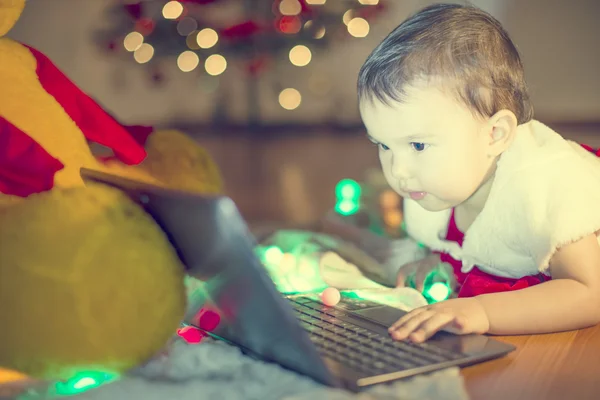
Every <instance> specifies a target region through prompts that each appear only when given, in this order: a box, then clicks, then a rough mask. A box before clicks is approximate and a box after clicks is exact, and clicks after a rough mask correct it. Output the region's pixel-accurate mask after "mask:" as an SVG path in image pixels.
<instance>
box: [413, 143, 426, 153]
mask: <svg viewBox="0 0 600 400" xmlns="http://www.w3.org/2000/svg"><path fill="white" fill-rule="evenodd" d="M410 145H411V146H412V148H413V149H414V150H415V151H423V150H425V149H426V148H427V145H426V144H425V143H419V142H410Z"/></svg>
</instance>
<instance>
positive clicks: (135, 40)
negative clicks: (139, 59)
mask: <svg viewBox="0 0 600 400" xmlns="http://www.w3.org/2000/svg"><path fill="white" fill-rule="evenodd" d="M143 43H144V36H142V34H141V33H139V32H131V33H129V34H128V35H127V36H125V39H124V40H123V46H124V47H125V50H127V51H131V52H133V51H136V50H137V49H139V48H140V46H141V45H142V44H143Z"/></svg>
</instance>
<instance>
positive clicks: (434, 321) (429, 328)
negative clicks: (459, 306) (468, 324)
mask: <svg viewBox="0 0 600 400" xmlns="http://www.w3.org/2000/svg"><path fill="white" fill-rule="evenodd" d="M453 321H454V316H452V315H451V314H446V313H438V314H434V315H433V316H432V317H431V318H429V319H427V320H425V321H423V323H422V324H421V325H420V326H419V327H418V328H417V329H416V330H415V331H414V332H413V333H412V334H411V335H410V336H409V337H408V338H409V339H410V340H411V341H412V342H415V343H421V342H424V341H425V340H427V339H429V338H430V337H431V336H433V335H434V334H435V333H436V332H438V331H439V330H440V329H442V328H444V327H445V326H448V325H451V324H452V323H453Z"/></svg>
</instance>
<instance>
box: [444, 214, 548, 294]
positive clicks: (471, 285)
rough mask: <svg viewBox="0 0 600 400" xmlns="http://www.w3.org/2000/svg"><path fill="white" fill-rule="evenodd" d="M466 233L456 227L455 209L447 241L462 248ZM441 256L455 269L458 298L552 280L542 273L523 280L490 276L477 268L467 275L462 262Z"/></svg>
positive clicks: (451, 216) (449, 225)
mask: <svg viewBox="0 0 600 400" xmlns="http://www.w3.org/2000/svg"><path fill="white" fill-rule="evenodd" d="M464 237H465V235H464V233H462V232H461V231H460V230H459V229H458V227H457V226H456V221H455V220H454V209H452V213H451V215H450V222H449V223H448V233H447V234H446V240H447V241H449V242H456V243H458V245H459V246H461V247H462V244H463V240H464ZM437 253H439V254H440V257H441V260H442V262H446V263H448V264H450V265H452V268H453V269H454V276H455V277H456V282H457V284H458V287H457V290H458V297H473V296H478V295H480V294H484V293H497V292H507V291H510V290H518V289H523V288H526V287H529V286H533V285H537V284H538V283H542V282H544V281H547V280H549V279H550V277H548V276H547V275H544V274H542V273H540V274H538V275H534V276H524V277H523V278H519V279H514V278H502V277H499V276H494V275H490V274H488V273H486V272H483V271H481V270H480V269H479V268H477V267H473V269H472V270H471V271H469V272H467V273H464V272H462V271H461V267H462V262H461V261H459V260H455V259H454V258H452V256H450V254H447V253H441V252H437Z"/></svg>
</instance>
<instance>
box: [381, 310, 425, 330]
mask: <svg viewBox="0 0 600 400" xmlns="http://www.w3.org/2000/svg"><path fill="white" fill-rule="evenodd" d="M425 311H427V307H419V308H415V309H414V310H412V311H411V312H409V313H406V314H405V315H404V316H402V317H401V318H400V319H399V320H398V321H396V322H394V323H393V324H392V325H391V326H390V327H389V328H388V332H391V331H393V330H396V329H397V328H398V327H400V326H401V325H404V324H405V323H406V322H407V321H408V320H410V319H412V318H414V317H415V316H416V315H418V314H420V313H422V312H425Z"/></svg>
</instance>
